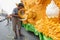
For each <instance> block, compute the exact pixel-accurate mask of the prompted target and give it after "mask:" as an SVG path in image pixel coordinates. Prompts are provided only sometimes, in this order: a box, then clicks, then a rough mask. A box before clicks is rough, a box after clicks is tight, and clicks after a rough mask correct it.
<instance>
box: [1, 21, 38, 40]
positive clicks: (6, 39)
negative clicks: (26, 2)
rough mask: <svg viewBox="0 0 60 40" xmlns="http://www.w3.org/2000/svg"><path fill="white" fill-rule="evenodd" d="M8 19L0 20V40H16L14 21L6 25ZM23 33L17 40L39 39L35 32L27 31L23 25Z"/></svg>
mask: <svg viewBox="0 0 60 40" xmlns="http://www.w3.org/2000/svg"><path fill="white" fill-rule="evenodd" d="M6 24H7V21H4V22H0V40H14V39H13V38H14V32H13V30H12V23H11V22H10V23H9V25H6ZM21 33H22V34H23V35H24V36H22V37H21V38H20V37H19V38H18V39H16V40H39V38H38V37H36V36H35V35H34V34H33V33H31V32H27V31H26V30H25V29H24V28H23V27H22V28H21Z"/></svg>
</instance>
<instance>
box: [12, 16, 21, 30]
mask: <svg viewBox="0 0 60 40" xmlns="http://www.w3.org/2000/svg"><path fill="white" fill-rule="evenodd" d="M12 25H13V30H14V31H16V30H17V29H18V30H20V29H21V21H20V20H19V18H15V17H13V18H12Z"/></svg>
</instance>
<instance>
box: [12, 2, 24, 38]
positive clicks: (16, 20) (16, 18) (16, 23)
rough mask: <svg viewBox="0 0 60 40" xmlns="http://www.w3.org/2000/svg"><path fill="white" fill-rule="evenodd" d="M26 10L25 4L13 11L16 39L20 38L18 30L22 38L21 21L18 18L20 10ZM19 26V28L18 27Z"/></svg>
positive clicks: (20, 4) (19, 5)
mask: <svg viewBox="0 0 60 40" xmlns="http://www.w3.org/2000/svg"><path fill="white" fill-rule="evenodd" d="M22 8H24V6H23V4H22V3H19V4H18V6H17V7H16V8H14V10H13V13H12V23H13V30H14V32H15V37H14V38H15V39H17V38H18V34H17V28H18V33H19V36H21V32H20V31H21V30H20V28H21V24H20V23H21V21H20V20H19V16H18V11H19V10H20V9H22ZM17 26H18V27H17Z"/></svg>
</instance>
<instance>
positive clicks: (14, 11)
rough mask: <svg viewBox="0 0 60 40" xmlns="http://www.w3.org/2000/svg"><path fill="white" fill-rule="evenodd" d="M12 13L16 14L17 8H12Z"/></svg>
mask: <svg viewBox="0 0 60 40" xmlns="http://www.w3.org/2000/svg"><path fill="white" fill-rule="evenodd" d="M12 13H13V14H15V15H18V8H14V9H13V12H12ZM14 17H15V16H14Z"/></svg>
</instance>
